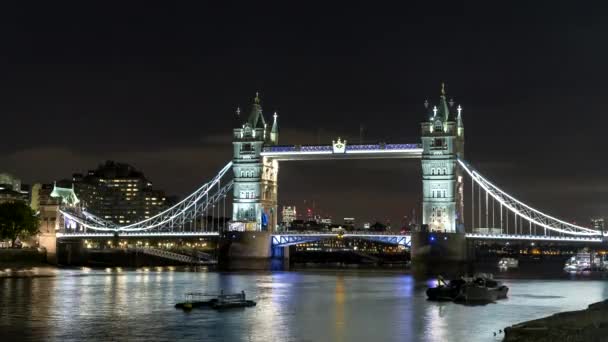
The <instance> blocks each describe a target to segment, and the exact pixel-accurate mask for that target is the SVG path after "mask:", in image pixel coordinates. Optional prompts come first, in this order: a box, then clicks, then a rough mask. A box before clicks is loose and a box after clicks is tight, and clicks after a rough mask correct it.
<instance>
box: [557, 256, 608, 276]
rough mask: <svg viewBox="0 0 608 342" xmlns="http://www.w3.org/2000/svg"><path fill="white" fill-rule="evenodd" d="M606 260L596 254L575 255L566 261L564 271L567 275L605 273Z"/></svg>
mask: <svg viewBox="0 0 608 342" xmlns="http://www.w3.org/2000/svg"><path fill="white" fill-rule="evenodd" d="M606 270H607V260H605V258H604V256H602V255H599V254H598V253H588V252H582V253H577V254H576V255H574V256H572V257H571V258H570V259H568V260H567V261H566V264H565V265H564V271H566V272H568V273H580V272H588V271H606Z"/></svg>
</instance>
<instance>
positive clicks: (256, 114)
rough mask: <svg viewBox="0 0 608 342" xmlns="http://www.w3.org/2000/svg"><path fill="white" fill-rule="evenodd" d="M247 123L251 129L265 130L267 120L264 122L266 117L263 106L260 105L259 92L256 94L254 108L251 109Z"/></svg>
mask: <svg viewBox="0 0 608 342" xmlns="http://www.w3.org/2000/svg"><path fill="white" fill-rule="evenodd" d="M247 123H248V124H249V126H250V127H251V128H264V127H265V125H266V120H264V115H263V114H262V106H261V105H260V94H259V93H258V92H256V93H255V98H254V99H253V106H252V107H251V113H250V114H249V118H248V119H247Z"/></svg>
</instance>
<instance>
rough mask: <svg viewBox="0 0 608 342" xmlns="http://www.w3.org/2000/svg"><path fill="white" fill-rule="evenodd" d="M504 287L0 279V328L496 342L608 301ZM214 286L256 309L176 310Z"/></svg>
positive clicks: (143, 274)
mask: <svg viewBox="0 0 608 342" xmlns="http://www.w3.org/2000/svg"><path fill="white" fill-rule="evenodd" d="M506 282H507V285H508V286H509V287H510V288H511V293H510V298H509V299H508V300H506V301H501V302H499V303H497V304H491V305H487V306H476V307H468V306H461V305H456V304H453V303H431V302H427V301H426V296H425V294H424V290H425V289H426V283H425V282H415V281H414V279H412V278H411V277H410V276H407V275H400V274H379V273H374V272H362V273H358V272H348V271H346V272H345V271H338V272H317V273H315V272H302V273H299V272H278V273H269V272H264V273H227V274H223V273H213V272H205V271H203V272H184V271H182V270H180V269H169V268H166V267H165V268H163V269H160V270H159V269H156V268H153V269H146V268H141V269H137V270H130V269H122V270H118V269H101V270H98V269H82V270H80V269H78V270H60V271H59V275H58V276H57V277H46V278H19V279H14V278H11V279H1V280H0V331H1V332H2V336H3V340H7V341H8V340H31V341H39V340H61V341H64V340H67V341H70V340H71V341H81V340H103V341H106V340H112V339H113V340H120V341H122V340H136V339H137V340H191V341H200V340H204V341H370V340H372V341H404V340H405V341H408V340H410V341H417V340H421V341H425V340H429V341H434V340H438V341H492V340H497V341H498V340H500V339H499V338H496V339H495V338H494V337H493V336H492V332H494V331H497V330H498V329H503V328H504V327H505V326H507V325H510V324H513V323H516V322H519V321H523V320H527V319H532V318H537V317H539V316H544V315H548V314H552V313H555V312H558V311H562V310H574V309H580V308H583V307H585V306H586V305H587V304H589V303H591V302H595V301H598V300H600V299H602V298H604V297H607V296H608V290H607V284H606V282H604V281H594V280H586V281H585V280H544V281H543V280H507V281H506ZM220 289H224V290H225V291H226V292H237V291H241V290H245V291H246V292H247V295H248V297H254V298H255V299H256V300H257V301H258V305H257V306H256V307H254V308H247V309H241V310H234V311H226V312H216V311H213V310H193V311H192V312H189V313H185V312H182V311H179V310H175V309H174V308H173V305H174V304H175V303H176V302H178V301H181V300H182V299H183V295H184V293H186V292H189V291H199V292H212V293H216V292H218V291H219V290H220ZM583 294H584V295H583ZM5 336H6V339H5V338H4V337H5Z"/></svg>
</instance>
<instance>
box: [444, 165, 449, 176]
mask: <svg viewBox="0 0 608 342" xmlns="http://www.w3.org/2000/svg"><path fill="white" fill-rule="evenodd" d="M443 174H444V175H447V174H448V169H447V168H445V167H444V168H443Z"/></svg>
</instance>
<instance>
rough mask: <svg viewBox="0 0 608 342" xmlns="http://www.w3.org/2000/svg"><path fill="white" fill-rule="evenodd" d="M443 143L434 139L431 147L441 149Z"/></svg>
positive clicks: (441, 140)
mask: <svg viewBox="0 0 608 342" xmlns="http://www.w3.org/2000/svg"><path fill="white" fill-rule="evenodd" d="M443 146H444V141H443V139H435V140H433V147H443Z"/></svg>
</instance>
